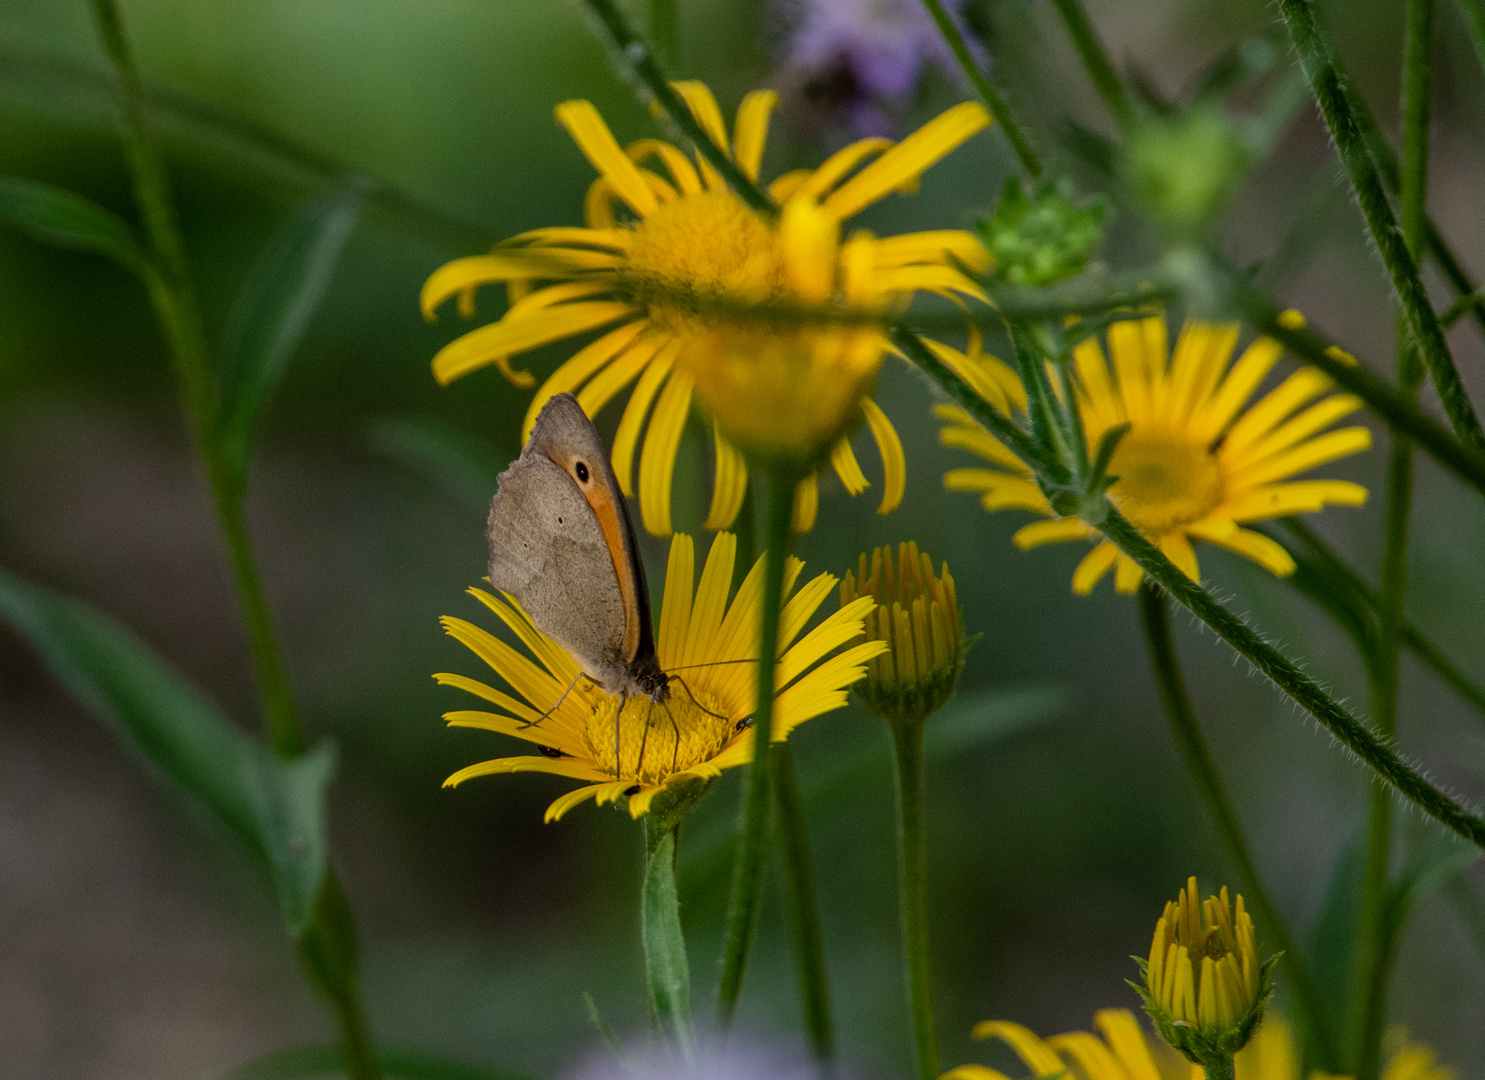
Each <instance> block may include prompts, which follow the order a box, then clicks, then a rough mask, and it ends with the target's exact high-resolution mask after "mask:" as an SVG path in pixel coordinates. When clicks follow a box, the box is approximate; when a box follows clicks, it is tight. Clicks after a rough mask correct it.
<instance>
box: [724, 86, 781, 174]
mask: <svg viewBox="0 0 1485 1080" xmlns="http://www.w3.org/2000/svg"><path fill="white" fill-rule="evenodd" d="M778 101H779V95H778V94H777V93H775V92H774V91H772V90H754V91H752V92H751V93H750V94H748V95H747V97H745V98H743V100H742V104H741V105H739V106H738V107H737V121H736V123H734V124H733V127H732V137H733V139H734V140H735V142H736V143H737V147H736V157H737V167H738V168H739V169H741V170H742V171H743V175H744V176H746V177H747V178H748V179H749V180H757V179H758V169H759V168H760V167H761V166H762V164H763V144H764V141H765V140H766V139H767V138H768V118H769V115H770V114H771V113H772V112H773V108H774V106H775V105H777V104H778Z"/></svg>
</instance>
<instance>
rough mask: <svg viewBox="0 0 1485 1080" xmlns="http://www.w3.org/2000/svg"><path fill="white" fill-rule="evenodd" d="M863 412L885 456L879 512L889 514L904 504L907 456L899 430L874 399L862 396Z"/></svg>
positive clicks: (878, 449)
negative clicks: (898, 434) (898, 435)
mask: <svg viewBox="0 0 1485 1080" xmlns="http://www.w3.org/2000/svg"><path fill="white" fill-rule="evenodd" d="M861 411H862V413H863V414H864V415H865V416H866V426H867V427H869V428H870V429H871V434H872V438H874V439H876V442H877V452H878V453H879V454H881V456H882V502H881V505H880V506H878V507H877V513H879V514H890V513H891V512H892V511H894V510H896V509H897V508H898V507H899V506H900V505H902V496H903V494H904V493H905V492H906V491H907V455H906V454H905V453H903V450H902V440H901V439H899V438H898V437H897V429H896V428H895V427H893V426H892V421H891V420H889V419H887V414H886V413H884V412H883V411H882V410H881V409H880V408H879V407H878V406H877V403H876V402H875V401H872V400H871V398H862V399H861Z"/></svg>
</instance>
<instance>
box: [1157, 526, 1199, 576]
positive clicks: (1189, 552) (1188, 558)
mask: <svg viewBox="0 0 1485 1080" xmlns="http://www.w3.org/2000/svg"><path fill="white" fill-rule="evenodd" d="M1160 550H1161V551H1162V552H1163V553H1164V554H1165V557H1166V558H1167V559H1169V560H1170V561H1171V562H1173V563H1175V564H1176V566H1178V567H1179V568H1180V570H1181V573H1183V574H1185V575H1186V576H1187V577H1189V578H1190V579H1191V580H1192V581H1196V582H1200V581H1201V568H1200V567H1199V566H1198V565H1197V562H1196V551H1195V550H1194V549H1193V548H1192V547H1191V541H1190V540H1187V539H1186V537H1185V536H1184V535H1183V534H1182V533H1178V532H1174V533H1170V534H1169V535H1167V536H1163V537H1161V538H1160Z"/></svg>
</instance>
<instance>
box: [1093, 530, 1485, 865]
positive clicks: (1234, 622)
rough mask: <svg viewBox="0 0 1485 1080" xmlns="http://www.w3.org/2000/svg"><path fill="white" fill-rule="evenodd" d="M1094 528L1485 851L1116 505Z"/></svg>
mask: <svg viewBox="0 0 1485 1080" xmlns="http://www.w3.org/2000/svg"><path fill="white" fill-rule="evenodd" d="M1089 524H1090V525H1093V526H1094V527H1095V528H1097V529H1098V530H1099V531H1100V532H1102V533H1103V534H1104V536H1106V537H1108V538H1109V539H1110V540H1112V541H1113V542H1114V545H1115V546H1116V547H1118V548H1119V550H1120V551H1122V552H1124V554H1126V555H1128V556H1129V557H1130V558H1131V559H1133V560H1134V562H1135V564H1136V565H1137V566H1139V567H1140V569H1142V570H1144V572H1145V573H1146V574H1148V575H1149V576H1150V577H1151V578H1153V579H1154V580H1155V582H1156V583H1157V584H1159V585H1160V586H1162V587H1163V588H1164V589H1165V591H1166V592H1167V593H1169V594H1170V595H1171V596H1172V597H1173V598H1174V599H1176V600H1177V601H1179V602H1180V603H1181V604H1182V606H1184V607H1186V608H1187V609H1188V610H1190V612H1191V613H1192V614H1193V615H1195V616H1196V617H1197V618H1198V619H1200V620H1201V621H1202V622H1204V623H1206V624H1207V625H1208V626H1210V627H1211V628H1212V630H1213V631H1215V632H1216V634H1217V636H1218V637H1220V638H1222V640H1223V641H1226V642H1227V643H1228V644H1229V645H1231V646H1232V647H1233V648H1234V649H1236V650H1237V651H1238V652H1239V653H1241V654H1242V655H1243V656H1245V657H1246V658H1247V659H1248V660H1250V661H1252V663H1253V665H1254V666H1255V667H1257V668H1258V670H1259V671H1261V672H1262V673H1263V674H1264V675H1266V676H1267V677H1268V678H1270V679H1272V680H1273V682H1274V684H1275V685H1276V686H1278V688H1279V689H1280V690H1282V691H1283V692H1284V693H1285V694H1287V695H1288V696H1289V697H1290V698H1292V699H1293V700H1294V702H1295V703H1296V704H1297V705H1299V706H1300V708H1302V709H1304V710H1305V711H1306V712H1307V713H1309V714H1310V715H1311V716H1313V717H1314V718H1315V719H1316V720H1318V721H1319V722H1320V723H1321V725H1323V726H1324V727H1325V729H1326V730H1327V731H1329V732H1330V733H1331V734H1332V735H1334V736H1335V737H1336V738H1337V739H1339V740H1340V741H1341V742H1342V743H1343V744H1344V745H1345V746H1346V747H1347V748H1348V749H1349V750H1350V751H1351V752H1352V753H1354V754H1355V755H1356V756H1357V757H1359V758H1360V759H1361V760H1362V761H1364V762H1365V763H1366V764H1367V765H1368V766H1370V767H1371V768H1372V770H1373V771H1374V772H1375V773H1376V774H1377V775H1378V776H1379V777H1380V778H1381V779H1383V780H1385V781H1386V782H1387V783H1388V784H1391V785H1392V786H1393V787H1394V788H1396V789H1397V790H1398V792H1399V793H1400V794H1401V795H1402V796H1403V797H1404V798H1406V799H1407V800H1408V801H1409V802H1412V803H1413V804H1414V805H1415V806H1417V807H1418V808H1419V809H1420V810H1422V811H1423V812H1424V813H1425V814H1427V815H1428V816H1429V817H1431V818H1433V819H1434V820H1435V821H1437V822H1439V824H1441V825H1443V826H1445V827H1446V828H1448V829H1449V830H1450V831H1451V832H1454V833H1457V834H1458V835H1459V836H1461V837H1463V838H1464V839H1466V840H1468V841H1469V842H1470V843H1472V844H1474V845H1475V846H1477V847H1479V848H1482V849H1485V819H1482V818H1480V817H1479V816H1477V815H1475V814H1472V813H1470V812H1469V811H1468V810H1466V809H1465V808H1464V807H1462V806H1460V805H1459V804H1458V803H1457V802H1455V801H1454V800H1453V799H1451V798H1449V796H1447V795H1445V794H1444V793H1443V792H1442V791H1440V790H1439V789H1438V788H1436V787H1434V786H1433V785H1432V784H1430V783H1429V782H1428V781H1427V780H1425V779H1424V778H1423V777H1422V776H1420V775H1419V774H1418V773H1417V771H1416V770H1414V769H1412V768H1410V767H1409V766H1408V765H1407V763H1406V762H1404V761H1403V760H1402V759H1401V758H1400V757H1398V756H1397V754H1396V753H1394V752H1393V750H1392V748H1391V747H1390V746H1389V745H1388V744H1387V743H1386V742H1384V741H1383V740H1381V739H1379V738H1378V737H1377V735H1376V734H1375V733H1374V732H1373V731H1372V730H1371V729H1370V728H1368V727H1367V726H1366V725H1365V724H1363V723H1362V722H1361V721H1360V720H1358V719H1357V718H1356V717H1354V716H1352V715H1351V713H1350V712H1348V711H1347V710H1346V709H1345V707H1344V706H1342V705H1341V704H1340V703H1338V702H1337V701H1335V699H1333V698H1332V697H1330V695H1329V694H1327V693H1326V692H1325V691H1324V690H1322V689H1321V688H1320V686H1319V685H1318V684H1316V683H1315V682H1314V680H1312V679H1311V678H1310V677H1309V676H1308V675H1306V674H1305V673H1304V672H1303V671H1301V670H1300V669H1299V666H1298V665H1296V664H1295V663H1294V661H1292V660H1290V659H1289V658H1288V657H1287V656H1285V655H1284V654H1283V653H1281V652H1280V651H1279V650H1278V649H1276V648H1274V647H1273V646H1272V645H1270V644H1269V643H1268V642H1267V641H1265V640H1264V639H1263V638H1262V637H1260V636H1259V635H1258V633H1257V632H1256V631H1254V630H1253V629H1252V627H1250V626H1249V625H1248V624H1247V623H1245V622H1244V621H1243V620H1242V619H1240V618H1238V617H1237V616H1236V615H1234V614H1233V613H1232V612H1231V611H1229V610H1227V608H1226V607H1224V606H1223V605H1222V604H1221V603H1220V602H1219V601H1218V600H1217V598H1216V597H1214V596H1213V595H1212V594H1211V593H1209V592H1207V591H1206V590H1205V589H1204V588H1202V587H1201V586H1200V585H1198V584H1197V583H1196V582H1194V581H1192V580H1191V579H1190V578H1188V577H1187V576H1186V575H1185V574H1184V573H1183V572H1182V571H1181V570H1180V568H1179V567H1177V566H1176V564H1175V563H1173V562H1171V561H1170V560H1169V559H1168V558H1166V557H1165V555H1164V554H1163V553H1162V552H1161V551H1160V549H1159V548H1157V547H1156V546H1155V545H1154V544H1152V543H1151V542H1150V541H1149V540H1148V539H1147V538H1146V537H1145V535H1144V534H1143V533H1141V532H1140V531H1139V530H1138V529H1136V528H1135V527H1134V526H1133V525H1131V524H1130V523H1129V522H1128V520H1126V519H1125V517H1124V516H1123V515H1122V514H1120V513H1119V511H1118V510H1116V509H1114V508H1113V507H1112V506H1110V507H1109V508H1108V511H1107V515H1106V516H1104V517H1102V518H1101V519H1099V520H1096V521H1090V522H1089Z"/></svg>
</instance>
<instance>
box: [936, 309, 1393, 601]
mask: <svg viewBox="0 0 1485 1080" xmlns="http://www.w3.org/2000/svg"><path fill="white" fill-rule="evenodd" d="M1286 317H1287V318H1288V319H1290V320H1291V322H1292V323H1294V324H1302V323H1303V320H1302V319H1300V317H1299V315H1298V313H1297V312H1289V313H1287V315H1286ZM1237 335H1238V327H1237V325H1236V324H1234V323H1227V324H1217V325H1213V324H1210V323H1203V322H1196V321H1191V322H1188V323H1187V324H1186V325H1185V327H1184V328H1183V329H1182V331H1181V336H1180V339H1179V340H1178V341H1177V342H1176V348H1175V354H1174V356H1170V357H1168V356H1167V348H1166V326H1165V319H1164V318H1163V317H1162V316H1161V315H1158V314H1157V315H1153V316H1151V317H1149V318H1144V319H1139V320H1132V321H1128V322H1119V323H1115V324H1114V325H1113V326H1111V327H1110V328H1109V331H1108V346H1109V353H1110V355H1111V356H1112V359H1113V363H1112V365H1111V364H1110V363H1109V362H1108V361H1107V360H1106V359H1105V358H1104V353H1103V350H1102V349H1100V348H1099V344H1098V341H1097V340H1096V339H1092V338H1090V339H1089V340H1087V341H1084V342H1082V343H1081V344H1079V345H1078V346H1077V347H1076V348H1074V350H1073V358H1074V367H1075V370H1076V375H1077V379H1078V382H1079V390H1078V407H1079V410H1080V412H1081V415H1082V420H1083V429H1084V432H1085V435H1086V438H1087V442H1088V446H1089V447H1090V453H1091V452H1092V448H1096V447H1097V446H1098V443H1099V440H1100V439H1101V438H1102V437H1103V435H1104V433H1105V432H1107V431H1109V430H1110V429H1111V428H1114V427H1116V426H1118V425H1120V424H1126V423H1127V424H1128V425H1129V430H1128V431H1127V432H1126V434H1125V435H1124V437H1123V438H1122V439H1121V440H1120V442H1119V444H1118V449H1117V450H1116V451H1115V452H1114V456H1113V460H1112V461H1111V462H1110V465H1109V475H1111V476H1117V477H1119V480H1118V482H1117V483H1115V484H1114V485H1113V486H1112V487H1111V488H1110V489H1109V497H1110V499H1111V500H1112V501H1113V502H1114V504H1115V505H1116V506H1118V508H1119V510H1120V511H1121V512H1122V513H1123V514H1124V516H1125V517H1127V518H1128V519H1129V521H1130V522H1131V523H1132V524H1133V525H1134V526H1136V527H1137V528H1138V529H1139V530H1140V531H1141V532H1143V533H1144V534H1145V535H1146V536H1148V537H1149V538H1150V540H1151V541H1152V542H1153V543H1155V544H1156V545H1157V546H1159V548H1160V549H1161V551H1163V552H1164V553H1165V554H1166V556H1167V557H1168V558H1169V559H1170V560H1171V561H1172V562H1173V563H1175V564H1176V565H1177V566H1179V567H1180V568H1181V570H1182V571H1183V572H1184V573H1185V574H1186V576H1187V577H1190V578H1191V579H1192V580H1193V581H1195V580H1200V569H1199V567H1198V566H1197V561H1196V552H1195V550H1194V549H1193V548H1192V546H1191V542H1192V541H1193V540H1205V541H1206V542H1207V543H1210V544H1216V545H1217V546H1218V547H1223V548H1226V549H1228V550H1229V551H1233V552H1236V553H1237V554H1239V555H1243V556H1245V557H1247V558H1249V559H1252V560H1253V561H1254V562H1256V563H1258V564H1259V565H1260V566H1262V567H1264V568H1265V569H1267V570H1270V571H1272V572H1273V573H1275V574H1277V575H1279V576H1280V577H1283V576H1286V575H1288V574H1291V573H1293V571H1294V560H1293V559H1292V558H1290V556H1289V553H1288V552H1287V551H1285V550H1284V548H1283V546H1282V545H1280V544H1278V543H1277V542H1276V541H1274V540H1271V539H1269V538H1268V537H1267V536H1264V535H1263V534H1262V533H1259V532H1255V531H1253V530H1252V529H1245V528H1242V526H1243V525H1244V524H1248V523H1251V522H1254V521H1259V520H1261V519H1264V518H1272V517H1282V516H1285V515H1289V514H1299V513H1310V512H1314V511H1317V510H1320V509H1321V508H1322V507H1324V506H1326V505H1327V504H1330V503H1336V504H1340V505H1346V506H1360V505H1361V504H1362V503H1364V502H1365V501H1366V494H1367V493H1366V489H1365V488H1364V487H1362V486H1361V485H1359V484H1353V483H1351V482H1349V481H1345V480H1292V479H1291V478H1292V477H1294V476H1296V475H1297V474H1299V473H1302V472H1305V471H1307V470H1309V469H1312V468H1314V467H1315V466H1317V465H1323V464H1325V463H1326V462H1329V461H1334V460H1335V459H1337V458H1341V457H1345V456H1347V455H1349V454H1355V453H1359V452H1360V451H1362V450H1365V449H1367V448H1368V447H1369V446H1371V433H1370V432H1368V431H1367V429H1366V428H1364V427H1348V428H1341V429H1339V430H1331V431H1324V430H1323V429H1325V428H1327V427H1329V426H1330V425H1331V424H1333V423H1334V422H1335V421H1337V420H1339V419H1340V418H1341V417H1343V416H1346V415H1347V414H1349V413H1351V412H1353V411H1354V410H1356V409H1358V408H1360V406H1361V401H1360V399H1358V398H1356V397H1354V396H1353V395H1351V394H1329V396H1322V395H1326V394H1328V393H1329V391H1330V390H1331V388H1332V387H1333V385H1334V384H1333V383H1332V382H1331V381H1330V379H1328V378H1327V377H1326V376H1324V375H1322V374H1321V373H1320V372H1318V371H1316V370H1315V369H1314V368H1301V369H1300V370H1299V371H1297V372H1295V373H1294V374H1292V375H1290V376H1289V377H1288V378H1287V379H1285V380H1284V381H1283V382H1282V383H1280V384H1279V385H1278V386H1277V387H1275V388H1274V389H1273V390H1272V391H1271V392H1269V393H1268V394H1267V395H1265V396H1264V397H1263V398H1262V399H1261V400H1260V401H1259V402H1258V403H1257V404H1255V405H1254V406H1253V407H1252V408H1249V409H1247V410H1246V411H1244V408H1243V407H1244V405H1245V404H1247V402H1248V399H1249V398H1250V397H1251V396H1252V395H1253V393H1254V391H1255V390H1256V389H1257V388H1258V385H1259V383H1261V382H1262V381H1263V379H1264V377H1265V376H1266V375H1267V374H1268V373H1269V371H1270V370H1271V369H1272V368H1273V366H1274V364H1275V363H1276V362H1277V361H1278V359H1279V356H1280V355H1281V352H1282V348H1281V346H1280V345H1279V344H1278V343H1277V342H1275V341H1273V340H1272V339H1270V338H1259V339H1258V340H1256V341H1254V342H1253V344H1251V345H1250V346H1248V348H1247V349H1246V350H1245V351H1244V352H1243V354H1242V356H1240V357H1239V358H1238V360H1237V362H1236V363H1235V364H1230V365H1229V361H1230V359H1231V357H1232V351H1233V347H1234V346H1235V345H1236V343H1237ZM933 347H934V348H935V351H937V352H938V353H939V355H940V356H942V357H944V358H945V360H946V361H948V362H950V363H951V364H952V366H955V368H956V370H959V371H960V372H961V374H965V375H966V376H967V377H972V378H971V382H972V384H973V385H975V387H976V389H977V390H979V391H980V392H981V393H982V394H983V395H984V396H985V397H986V400H988V401H990V402H991V403H992V404H994V405H996V406H997V407H998V408H1001V409H1003V410H1006V411H1009V410H1010V408H1011V407H1012V406H1014V407H1016V408H1019V409H1024V408H1025V406H1026V395H1025V392H1024V390H1023V389H1022V387H1021V384H1020V380H1019V379H1017V378H1016V377H1015V374H1014V373H1013V372H1011V370H1010V368H1009V367H1007V366H1006V365H1005V364H1004V363H1002V362H1001V361H999V360H995V359H993V358H986V359H979V358H977V357H975V356H968V357H966V356H965V355H964V354H963V353H959V352H957V350H952V349H949V347H948V346H944V345H938V344H936V343H934V345H933ZM1317 398H1320V399H1321V400H1319V401H1318V402H1317V403H1315V404H1310V403H1311V402H1314V401H1315V399H1317ZM1305 406H1308V407H1307V408H1306V407H1305ZM935 412H936V413H937V415H938V416H939V417H940V418H941V419H943V420H946V421H948V426H946V427H945V428H944V429H943V430H942V431H941V433H940V439H941V440H942V441H943V442H944V443H945V444H946V445H949V446H958V447H962V448H963V449H966V450H969V451H971V452H972V453H975V454H978V455H979V456H980V457H982V458H985V459H986V460H988V461H990V462H992V463H993V464H994V465H996V466H998V468H993V469H954V470H952V471H950V472H949V473H947V474H946V475H945V476H944V485H945V486H946V487H948V488H950V489H951V490H955V491H974V492H979V493H980V494H981V499H980V501H981V503H982V505H983V506H984V507H985V509H986V510H1003V509H1008V508H1015V509H1021V510H1030V511H1033V512H1035V513H1040V514H1045V515H1047V516H1048V517H1050V518H1052V519H1053V520H1051V521H1038V522H1035V523H1033V524H1031V525H1027V526H1025V527H1024V528H1022V529H1021V530H1020V531H1019V532H1017V533H1016V536H1015V541H1016V544H1017V546H1018V547H1020V548H1022V549H1023V550H1024V549H1027V548H1033V547H1037V546H1039V545H1041V544H1051V543H1056V542H1058V541H1063V540H1094V541H1100V540H1101V542H1098V543H1096V546H1095V547H1094V548H1093V550H1092V551H1090V552H1089V553H1088V554H1087V555H1086V556H1085V557H1084V558H1083V560H1082V562H1080V563H1079V564H1078V568H1077V570H1076V571H1074V573H1073V582H1072V586H1073V592H1075V593H1079V594H1086V593H1088V592H1091V591H1092V589H1093V587H1094V586H1095V585H1096V584H1098V582H1099V581H1100V580H1101V579H1102V578H1103V577H1104V575H1105V574H1107V573H1108V572H1109V570H1110V569H1114V571H1115V573H1114V587H1115V588H1116V589H1117V590H1118V591H1119V592H1121V593H1133V592H1135V591H1136V590H1137V589H1138V588H1139V584H1140V579H1141V578H1142V576H1143V575H1142V573H1141V571H1140V569H1139V567H1138V566H1136V565H1135V563H1134V562H1133V560H1131V559H1130V558H1128V557H1127V556H1125V555H1123V554H1122V553H1120V551H1119V550H1118V549H1117V548H1116V547H1115V546H1114V545H1113V543H1111V542H1110V541H1108V540H1102V539H1101V534H1099V533H1098V532H1097V530H1095V529H1093V528H1092V527H1091V526H1089V525H1087V524H1085V523H1084V522H1082V521H1081V520H1079V519H1078V518H1074V517H1065V518H1064V517H1058V516H1057V515H1056V513H1055V512H1054V511H1053V510H1052V508H1051V506H1050V505H1049V504H1048V502H1047V499H1046V497H1045V496H1044V495H1043V494H1042V492H1041V490H1040V489H1039V488H1038V487H1037V485H1036V483H1035V481H1034V480H1033V479H1032V478H1031V473H1030V471H1029V470H1028V469H1027V468H1026V467H1025V466H1024V465H1023V464H1022V463H1021V462H1020V460H1019V459H1017V458H1016V457H1015V456H1014V455H1013V454H1011V452H1010V451H1009V450H1007V449H1006V448H1005V447H1004V446H1003V445H1001V443H999V442H998V441H997V440H996V439H994V438H993V437H992V436H991V435H990V434H989V433H988V432H987V431H985V430H984V428H982V427H980V425H978V424H977V423H975V421H974V420H972V419H971V418H970V416H969V414H968V413H966V412H964V411H963V410H961V409H956V408H951V407H949V406H938V407H936V408H935ZM1322 432H1323V433H1322Z"/></svg>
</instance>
